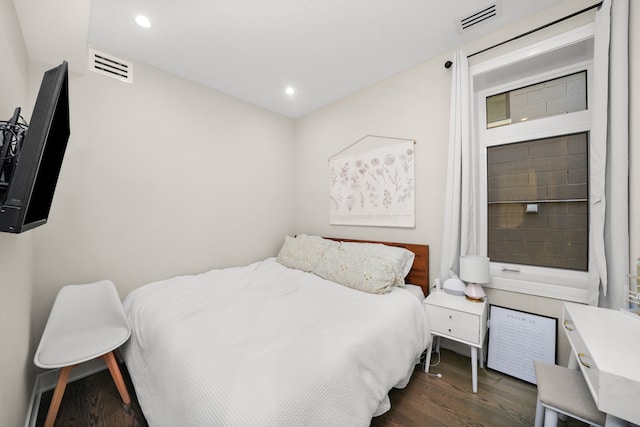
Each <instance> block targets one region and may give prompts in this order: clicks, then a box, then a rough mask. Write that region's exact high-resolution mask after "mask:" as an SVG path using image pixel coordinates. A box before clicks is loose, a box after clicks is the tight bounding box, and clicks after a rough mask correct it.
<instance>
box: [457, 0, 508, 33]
mask: <svg viewBox="0 0 640 427" xmlns="http://www.w3.org/2000/svg"><path fill="white" fill-rule="evenodd" d="M498 3H499V2H496V3H493V4H491V5H489V6H486V7H484V8H482V9H480V10H478V11H476V12H474V13H472V14H471V15H469V16H465V17H464V18H460V20H459V21H458V33H463V32H466V31H469V30H470V29H472V28H475V27H476V26H477V25H480V24H482V23H485V22H487V21H491V20H493V19H495V18H496V17H498V16H499V15H500V8H499V7H498Z"/></svg>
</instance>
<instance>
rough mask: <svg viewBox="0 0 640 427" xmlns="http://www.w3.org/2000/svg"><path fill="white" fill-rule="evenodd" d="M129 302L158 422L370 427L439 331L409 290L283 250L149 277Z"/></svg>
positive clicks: (137, 381)
mask: <svg viewBox="0 0 640 427" xmlns="http://www.w3.org/2000/svg"><path fill="white" fill-rule="evenodd" d="M124 307H125V311H126V313H127V316H128V319H129V323H130V325H131V328H132V335H131V340H130V341H129V343H128V344H127V346H126V347H125V353H124V354H125V361H126V364H127V367H128V370H129V372H130V374H131V377H132V380H133V383H134V386H135V390H136V394H137V396H138V400H139V402H140V405H141V406H142V410H143V412H144V414H145V416H146V418H147V420H148V422H149V424H150V425H151V426H172V427H173V426H222V425H224V426H226V425H234V426H282V427H286V426H368V425H369V424H370V421H371V418H372V416H373V415H374V414H375V413H376V411H377V410H378V408H379V406H380V404H381V403H383V402H385V399H386V398H387V393H388V391H389V390H390V389H391V388H392V387H394V386H402V387H403V386H404V385H406V380H407V378H408V376H409V375H410V374H411V372H412V371H413V368H414V364H415V360H416V357H418V356H419V355H420V354H421V352H422V351H423V350H424V349H425V348H426V347H427V345H428V343H429V339H430V334H429V327H428V322H427V319H426V316H425V313H424V309H423V308H422V306H421V304H420V302H419V301H418V299H417V298H416V297H415V296H414V295H412V294H410V293H409V292H407V291H404V290H402V289H395V290H394V291H393V292H391V293H389V294H386V295H372V294H367V293H364V292H360V291H357V290H352V289H349V288H346V287H344V286H341V285H338V284H335V283H333V282H329V281H326V280H324V279H321V278H319V277H317V276H314V275H312V274H309V273H304V272H301V271H298V270H293V269H289V268H286V267H284V266H282V265H280V264H278V263H277V262H276V261H275V259H267V260H265V261H262V262H258V263H254V264H251V265H249V266H246V267H239V268H229V269H223V270H213V271H210V272H207V273H204V274H200V275H195V276H183V277H176V278H173V279H169V280H165V281H161V282H156V283H152V284H149V285H146V286H143V287H141V288H139V289H136V290H135V291H133V292H132V293H131V294H130V295H129V296H128V297H127V298H126V299H125V301H124ZM403 382H404V383H403Z"/></svg>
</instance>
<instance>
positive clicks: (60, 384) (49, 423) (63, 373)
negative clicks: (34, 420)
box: [44, 365, 75, 427]
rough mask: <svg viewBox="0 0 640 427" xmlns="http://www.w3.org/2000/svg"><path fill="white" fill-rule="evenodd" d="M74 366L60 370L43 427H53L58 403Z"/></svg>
mask: <svg viewBox="0 0 640 427" xmlns="http://www.w3.org/2000/svg"><path fill="white" fill-rule="evenodd" d="M74 366H75V365H72V366H65V367H64V368H61V369H60V374H58V381H57V382H56V388H55V390H54V391H53V397H52V398H51V404H50V405H49V412H47V418H46V419H45V421H44V427H53V424H54V423H55V422H56V417H57V416H58V409H60V403H62V396H63V395H64V389H65V388H67V381H68V380H69V374H70V373H71V370H72V369H73V367H74Z"/></svg>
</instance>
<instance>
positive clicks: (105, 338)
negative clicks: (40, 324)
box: [33, 280, 131, 427]
mask: <svg viewBox="0 0 640 427" xmlns="http://www.w3.org/2000/svg"><path fill="white" fill-rule="evenodd" d="M130 334H131V330H130V329H129V324H128V322H127V319H126V317H125V314H124V310H123V309H122V303H121V301H120V297H119V296H118V292H117V291H116V288H115V286H114V285H113V283H112V282H111V281H108V280H103V281H101V282H96V283H90V284H87V285H68V286H64V287H63V288H62V289H60V291H59V292H58V296H56V299H55V301H54V303H53V307H52V308H51V313H50V314H49V320H47V325H46V326H45V328H44V332H43V333H42V338H41V339H40V345H38V349H37V351H36V354H35V357H34V359H33V362H34V363H35V364H36V366H38V367H40V368H45V369H54V368H60V374H59V376H58V381H57V383H56V388H55V390H54V392H53V398H52V399H51V405H50V406H49V412H48V413H47V418H46V420H45V424H44V425H45V427H49V426H53V424H54V422H55V419H56V416H57V414H58V409H59V408H60V402H62V396H63V394H64V390H65V388H66V386H67V381H68V379H69V374H70V372H71V370H72V369H73V367H74V366H76V365H78V364H80V363H82V362H86V361H88V360H91V359H95V358H97V357H102V358H104V360H105V362H106V364H107V367H108V368H109V371H110V372H111V376H112V378H113V381H114V382H115V384H116V387H117V389H118V392H119V393H120V397H121V398H122V401H123V402H124V404H125V405H128V404H129V403H130V402H131V398H130V397H129V392H128V391H127V387H126V385H125V383H124V380H123V379H122V374H121V373H120V369H119V368H118V364H117V362H116V359H115V357H114V354H113V351H114V350H115V349H117V348H118V347H120V346H121V345H122V344H124V343H125V342H126V341H127V339H129V335H130Z"/></svg>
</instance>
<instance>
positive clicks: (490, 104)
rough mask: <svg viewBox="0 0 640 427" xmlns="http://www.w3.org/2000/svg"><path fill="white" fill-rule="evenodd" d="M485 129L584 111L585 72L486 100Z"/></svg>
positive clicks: (585, 98)
mask: <svg viewBox="0 0 640 427" xmlns="http://www.w3.org/2000/svg"><path fill="white" fill-rule="evenodd" d="M486 104H487V128H493V127H497V126H504V125H510V124H513V123H518V122H522V121H525V120H535V119H540V118H543V117H550V116H556V115H559V114H566V113H573V112H576V111H582V110H586V109H587V72H586V71H581V72H579V73H575V74H570V75H568V76H564V77H560V78H557V79H552V80H548V81H546V82H542V83H538V84H535V85H530V86H525V87H523V88H520V89H515V90H511V91H509V92H503V93H500V94H497V95H493V96H488V97H487V102H486Z"/></svg>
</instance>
